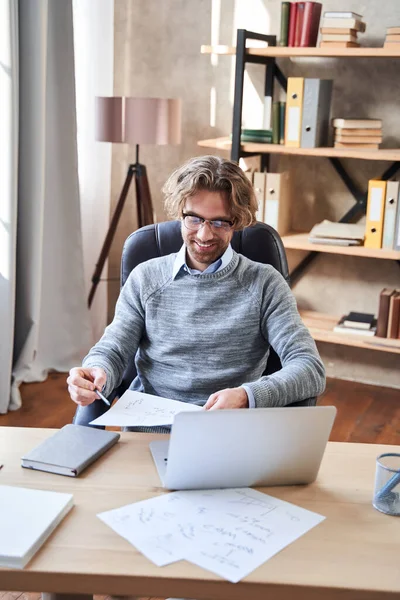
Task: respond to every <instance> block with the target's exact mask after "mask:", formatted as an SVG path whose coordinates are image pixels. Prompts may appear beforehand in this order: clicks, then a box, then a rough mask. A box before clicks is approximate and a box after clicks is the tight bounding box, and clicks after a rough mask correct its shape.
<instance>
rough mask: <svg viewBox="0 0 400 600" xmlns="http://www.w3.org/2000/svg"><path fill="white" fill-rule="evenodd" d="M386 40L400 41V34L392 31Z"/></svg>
mask: <svg viewBox="0 0 400 600" xmlns="http://www.w3.org/2000/svg"><path fill="white" fill-rule="evenodd" d="M385 42H400V34H399V33H392V34H389V35H387V36H386V39H385Z"/></svg>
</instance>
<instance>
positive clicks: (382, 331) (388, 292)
mask: <svg viewBox="0 0 400 600" xmlns="http://www.w3.org/2000/svg"><path fill="white" fill-rule="evenodd" d="M394 293H395V290H392V289H389V288H383V290H382V291H381V293H380V294H379V308H378V322H377V325H376V335H377V337H383V338H385V337H386V336H387V328H388V318H389V307H390V297H391V296H393V294H394Z"/></svg>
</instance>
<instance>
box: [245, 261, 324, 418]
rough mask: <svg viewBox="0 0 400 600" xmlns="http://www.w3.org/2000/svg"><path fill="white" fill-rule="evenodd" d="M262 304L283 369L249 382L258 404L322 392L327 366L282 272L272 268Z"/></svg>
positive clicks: (269, 337)
mask: <svg viewBox="0 0 400 600" xmlns="http://www.w3.org/2000/svg"><path fill="white" fill-rule="evenodd" d="M269 275H270V278H269V280H268V283H267V284H266V285H265V289H264V297H263V302H262V306H261V329H262V333H263V335H264V337H265V339H266V340H267V342H268V343H269V344H270V345H271V346H272V348H274V350H275V352H276V353H277V355H278V356H279V358H280V361H281V364H282V369H281V370H279V371H277V372H276V373H273V374H272V375H268V376H263V377H261V378H260V379H259V380H258V381H254V382H251V383H246V385H248V386H249V387H250V389H251V391H252V392H253V394H254V399H255V405H256V407H267V406H285V405H287V404H291V403H292V402H297V401H299V400H305V399H307V398H312V397H315V396H318V395H319V394H321V393H322V392H323V391H324V389H325V383H326V379H325V367H324V365H323V363H322V361H321V358H320V356H319V353H318V350H317V347H316V345H315V342H314V340H313V338H312V337H311V335H310V333H309V331H308V329H307V328H306V327H305V325H304V323H303V322H302V320H301V317H300V315H299V312H298V310H297V305H296V299H295V297H294V295H293V293H292V291H291V290H290V288H289V286H288V285H287V283H286V281H285V279H284V278H283V277H282V276H281V274H280V273H278V272H277V271H275V270H274V269H271V270H270V272H269Z"/></svg>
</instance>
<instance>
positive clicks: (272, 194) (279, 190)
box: [264, 172, 290, 235]
mask: <svg viewBox="0 0 400 600" xmlns="http://www.w3.org/2000/svg"><path fill="white" fill-rule="evenodd" d="M289 198H290V194H289V174H288V173H287V172H284V173H267V180H266V187H265V205H264V223H267V225H271V227H273V228H274V229H275V230H276V231H277V232H278V233H279V235H285V234H286V233H288V232H289V230H290V199H289Z"/></svg>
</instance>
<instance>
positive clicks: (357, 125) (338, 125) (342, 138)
mask: <svg viewBox="0 0 400 600" xmlns="http://www.w3.org/2000/svg"><path fill="white" fill-rule="evenodd" d="M333 127H334V146H335V148H360V149H361V150H366V149H370V150H377V149H378V148H379V144H380V143H381V142H382V120H381V119H333Z"/></svg>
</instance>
